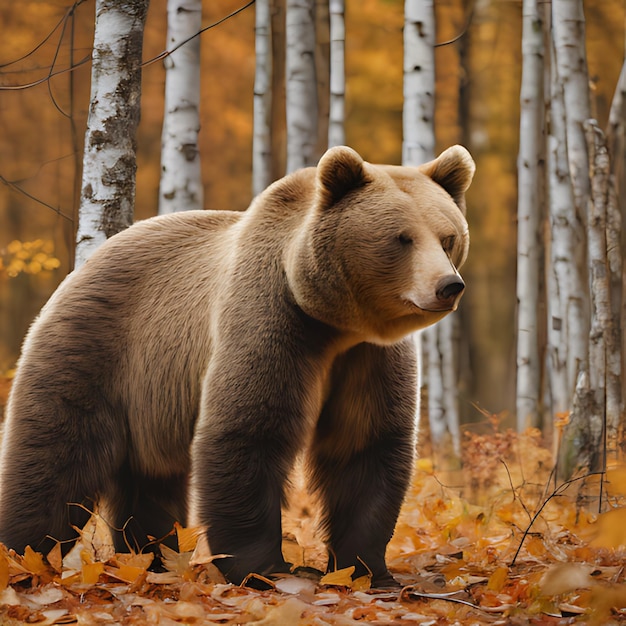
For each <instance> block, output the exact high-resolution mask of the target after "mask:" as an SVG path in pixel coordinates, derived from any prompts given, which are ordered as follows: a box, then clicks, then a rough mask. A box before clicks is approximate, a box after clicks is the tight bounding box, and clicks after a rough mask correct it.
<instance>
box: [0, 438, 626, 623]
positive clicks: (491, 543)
mask: <svg viewBox="0 0 626 626" xmlns="http://www.w3.org/2000/svg"><path fill="white" fill-rule="evenodd" d="M459 467H460V465H459ZM462 467H463V470H462V471H461V470H459V469H454V467H453V468H452V469H450V468H448V469H444V468H443V467H435V465H434V463H433V461H432V460H431V458H428V457H426V458H422V459H421V460H420V461H418V463H417V467H416V471H415V477H414V481H413V485H412V488H411V492H410V494H409V495H408V497H407V500H406V504H405V507H404V509H403V511H402V515H401V518H400V520H399V523H398V526H397V529H396V533H395V536H394V538H393V540H392V543H391V544H390V546H389V550H388V563H389V565H390V569H391V571H392V572H393V573H394V575H395V576H396V578H397V579H398V580H399V581H400V582H401V583H402V584H403V585H404V587H403V588H402V589H401V590H398V591H394V592H388V591H386V592H380V591H375V590H371V589H370V588H369V580H368V579H367V578H361V579H357V580H355V581H353V580H352V578H351V576H350V573H351V572H350V571H337V572H332V573H331V574H328V575H326V576H324V577H323V578H322V579H321V580H320V579H310V578H302V577H296V576H287V577H285V578H282V579H279V580H276V581H274V583H273V584H274V585H275V588H274V589H270V590H268V591H256V590H253V589H249V588H244V587H237V586H234V585H231V584H227V583H226V582H225V581H224V580H223V579H222V578H221V576H220V575H219V573H218V572H217V570H216V568H215V567H214V566H213V565H212V564H211V562H210V561H211V558H210V555H209V554H208V551H207V550H206V547H205V545H204V542H203V540H202V539H200V540H199V541H198V536H199V535H200V536H201V533H199V532H198V530H197V529H178V533H179V543H180V550H181V551H180V553H177V552H173V551H171V550H167V548H163V550H164V561H165V567H166V571H164V572H158V573H155V572H152V571H150V570H149V569H148V568H149V565H150V561H151V556H150V555H141V554H140V555H119V554H118V555H115V554H113V553H112V548H111V547H110V545H109V543H108V539H107V532H106V527H105V525H104V523H103V520H101V519H100V518H98V517H97V516H95V517H94V518H93V519H92V524H91V525H90V527H88V528H87V529H86V530H85V531H84V533H83V538H82V541H81V543H80V544H78V545H77V546H76V547H75V548H74V549H73V550H72V551H71V552H70V553H69V554H68V555H67V556H66V557H65V558H61V553H60V550H59V549H55V550H53V552H52V553H50V554H49V555H46V557H45V558H44V557H43V556H42V555H40V554H37V553H36V552H33V551H31V550H30V549H27V550H26V553H25V554H24V555H16V554H14V553H13V552H10V551H7V550H6V549H5V548H4V547H3V546H2V545H1V544H0V623H1V624H8V625H12V624H23V623H29V624H33V623H34V624H40V625H43V624H74V623H76V624H84V625H91V624H123V625H135V624H159V625H166V626H168V625H171V626H174V625H176V624H198V625H200V624H229V625H230V624H257V625H261V624H265V625H270V624H275V625H286V626H290V625H300V624H302V625H322V624H333V625H335V624H336V625H338V626H344V625H349V624H365V623H368V624H394V625H397V626H401V625H405V624H407V625H408V624H432V625H446V624H462V625H470V624H513V625H515V624H520V625H521V624H555V625H556V624H558V625H565V624H590V625H596V624H597V625H605V624H613V623H615V624H617V623H620V622H624V623H626V580H625V571H624V565H625V563H626V560H625V557H626V508H624V505H625V504H626V502H625V500H626V498H625V496H626V469H624V468H623V467H619V466H616V467H614V468H611V469H609V471H608V472H607V473H606V474H603V475H597V476H591V477H586V478H580V479H576V480H573V481H571V482H569V483H567V484H563V483H559V482H558V481H556V480H555V478H554V474H553V472H551V469H552V458H551V454H550V452H549V451H548V450H546V449H545V448H544V447H542V445H541V442H540V437H539V434H538V433H537V432H528V433H526V434H524V435H522V436H518V435H516V434H514V433H512V432H510V431H504V432H500V431H498V430H497V429H495V428H494V429H493V430H492V432H489V433H488V434H484V435H476V434H474V435H467V436H466V440H465V443H464V452H463V459H462ZM600 496H601V497H600ZM594 508H595V512H594ZM600 510H601V511H602V512H601V513H600V512H598V511H600ZM284 530H285V541H284V550H285V554H286V556H287V558H288V559H289V560H290V561H292V562H294V563H295V564H297V565H306V566H310V567H314V568H322V567H324V550H323V546H322V545H321V544H320V542H319V540H318V538H317V534H316V521H315V503H314V502H312V501H311V500H310V498H309V497H308V496H307V494H306V493H305V492H304V491H303V490H301V489H299V488H298V487H297V486H296V488H294V495H293V498H292V506H291V508H290V510H289V511H287V512H286V514H285V520H284Z"/></svg>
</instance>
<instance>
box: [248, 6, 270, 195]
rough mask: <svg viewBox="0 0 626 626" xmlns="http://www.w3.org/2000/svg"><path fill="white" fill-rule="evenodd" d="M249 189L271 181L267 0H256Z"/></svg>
mask: <svg viewBox="0 0 626 626" xmlns="http://www.w3.org/2000/svg"><path fill="white" fill-rule="evenodd" d="M255 8H256V23H255V28H254V40H255V53H256V66H255V74H254V129H253V135H252V193H253V194H254V195H255V196H256V195H257V194H259V193H261V192H262V191H263V190H264V189H265V188H266V187H267V186H268V185H269V184H270V183H271V182H272V23H271V16H270V0H256V2H255Z"/></svg>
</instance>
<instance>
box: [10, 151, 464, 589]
mask: <svg viewBox="0 0 626 626" xmlns="http://www.w3.org/2000/svg"><path fill="white" fill-rule="evenodd" d="M473 172H474V163H473V161H472V158H471V157H470V155H469V153H468V152H467V151H466V150H465V149H464V148H462V147H460V146H454V147H452V148H449V149H448V150H446V151H445V152H443V153H442V154H441V155H440V156H439V157H438V158H437V159H435V160H434V161H431V162H430V163H427V164H425V165H423V166H421V167H417V168H414V167H399V166H382V165H371V164H369V163H366V162H364V161H363V159H362V158H361V157H360V156H359V155H358V154H357V153H356V152H355V151H354V150H352V149H350V148H347V147H337V148H332V149H331V150H329V151H328V152H327V153H326V154H325V155H324V156H323V157H322V159H321V160H320V162H319V164H318V166H317V167H316V168H307V169H303V170H300V171H297V172H295V173H294V174H291V175H289V176H287V177H285V178H283V179H281V180H279V181H277V182H276V183H274V184H273V185H271V186H270V187H269V188H268V189H267V190H266V191H264V192H263V193H261V194H260V195H259V196H258V197H256V198H255V199H254V201H253V202H252V204H251V206H250V208H249V209H248V210H247V211H245V212H243V213H239V212H230V211H223V212H222V211H189V212H182V213H176V214H171V215H167V216H162V217H155V218H151V219H148V220H145V221H142V222H138V223H136V224H135V225H133V226H131V227H130V228H128V229H127V230H125V231H124V232H121V233H119V234H117V235H115V236H114V237H112V238H111V239H109V240H108V241H107V242H106V243H105V244H104V245H102V247H101V248H100V249H99V250H98V251H97V252H96V253H95V254H94V255H93V256H92V257H91V259H90V260H89V261H88V262H87V263H86V264H85V265H84V266H83V267H81V268H80V269H79V270H77V271H75V272H73V273H72V274H70V275H69V276H68V277H67V278H66V280H65V281H64V282H63V283H62V285H61V286H60V287H59V288H58V290H57V291H56V292H55V294H54V295H53V296H52V297H51V298H50V300H49V302H48V303H47V304H46V306H45V307H44V308H43V310H42V312H41V314H40V315H39V317H38V319H37V320H36V321H35V322H34V324H33V325H32V328H31V329H30V331H29V333H28V335H27V338H26V340H25V342H24V347H23V352H22V356H21V358H20V361H19V364H18V368H17V374H16V376H15V380H14V383H13V388H12V392H11V395H10V398H9V402H8V407H7V417H6V425H5V433H4V440H3V443H2V451H1V460H0V472H1V475H0V541H2V542H3V543H5V544H6V545H7V546H8V547H10V548H14V549H15V550H17V551H20V552H21V551H23V550H24V548H25V546H26V545H30V546H31V547H33V548H35V549H38V550H42V551H45V550H47V549H48V548H49V547H51V546H52V545H53V543H52V542H53V541H54V540H58V541H62V542H64V544H63V545H64V547H66V548H67V546H68V545H71V543H72V541H73V540H75V539H76V537H77V533H76V530H75V528H76V527H79V526H80V525H81V524H83V523H84V522H85V516H86V513H85V512H84V509H83V508H81V506H80V505H85V506H86V507H87V508H92V507H93V503H94V502H95V501H97V502H99V503H100V505H101V507H102V508H101V510H103V511H104V512H105V513H106V515H105V518H106V519H107V520H108V521H109V523H110V524H111V527H112V528H113V529H114V530H113V535H114V538H113V539H114V544H115V548H116V549H117V550H118V551H126V550H128V549H129V548H132V549H142V548H144V547H145V545H146V544H148V543H149V542H150V541H151V538H160V537H163V536H165V535H167V534H168V532H169V531H170V530H171V528H172V524H173V522H174V521H179V522H180V523H181V524H183V525H185V524H188V523H192V522H193V523H199V524H202V525H205V526H206V528H207V538H208V542H209V545H210V548H211V550H212V552H213V554H216V555H218V554H219V555H227V556H225V557H224V558H221V559H219V560H217V565H218V566H219V567H220V569H221V570H222V572H223V573H224V575H225V576H226V577H227V579H229V580H230V581H232V582H235V583H240V582H241V581H242V579H243V578H244V577H245V576H246V575H247V574H248V573H250V572H255V573H259V574H263V575H268V574H272V573H275V572H282V571H286V570H288V569H289V565H288V564H287V563H286V562H285V560H284V558H283V555H282V552H281V535H282V533H281V504H282V503H283V500H284V494H285V487H286V482H287V477H288V474H289V472H290V470H291V469H292V466H293V464H294V461H295V459H296V457H297V456H298V455H299V453H300V452H302V451H304V452H306V455H307V456H306V458H307V467H308V476H309V477H310V484H311V487H312V488H313V489H315V490H316V491H317V492H318V494H319V496H320V501H321V503H322V506H323V511H324V514H323V523H324V527H323V531H324V533H325V539H326V541H327V545H328V551H329V555H330V558H329V561H330V562H329V567H330V568H331V569H332V568H335V567H337V568H344V567H348V566H352V565H354V566H356V568H357V569H356V572H355V575H360V574H364V573H366V572H367V571H368V570H369V572H371V573H372V575H373V585H374V586H386V585H390V584H393V582H394V581H393V578H392V577H391V575H390V573H389V572H388V570H387V566H386V564H385V549H386V546H387V543H388V542H389V540H390V538H391V536H392V533H393V530H394V527H395V523H396V520H397V516H398V512H399V509H400V506H401V504H402V501H403V498H404V496H405V492H406V489H407V486H408V484H409V481H410V478H411V472H412V466H413V458H414V453H415V436H414V435H415V432H414V431H415V411H416V390H417V371H416V370H417V367H416V355H415V351H414V342H413V340H412V338H411V337H408V335H409V334H410V333H412V332H414V331H416V330H418V329H420V328H423V327H425V326H427V325H429V324H432V323H434V322H436V321H437V320H439V319H441V318H442V317H444V316H445V315H447V314H448V313H449V312H450V311H453V310H454V309H455V308H456V306H457V304H458V301H459V298H460V297H461V295H462V292H463V290H464V283H463V281H462V279H461V277H460V276H459V273H458V271H457V270H458V268H459V267H460V266H461V264H462V263H463V262H464V260H465V258H466V255H467V252H468V243H469V238H468V228H467V222H466V220H465V217H464V212H465V203H464V193H465V191H466V189H467V187H468V186H469V184H470V182H471V179H472V176H473ZM190 512H191V515H192V516H193V519H191V520H190V519H189V517H190Z"/></svg>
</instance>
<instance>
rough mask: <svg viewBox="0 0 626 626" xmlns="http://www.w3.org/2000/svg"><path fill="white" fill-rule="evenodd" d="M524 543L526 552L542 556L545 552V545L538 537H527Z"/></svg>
mask: <svg viewBox="0 0 626 626" xmlns="http://www.w3.org/2000/svg"><path fill="white" fill-rule="evenodd" d="M524 545H525V547H526V551H527V552H528V554H532V556H543V555H544V554H545V553H546V547H545V546H544V544H543V541H542V540H541V538H539V537H529V538H528V539H527V540H526V543H525V544H524Z"/></svg>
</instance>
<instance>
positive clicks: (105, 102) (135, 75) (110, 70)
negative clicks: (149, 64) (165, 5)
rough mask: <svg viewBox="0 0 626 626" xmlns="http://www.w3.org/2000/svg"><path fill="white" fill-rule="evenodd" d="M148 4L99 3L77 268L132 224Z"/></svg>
mask: <svg viewBox="0 0 626 626" xmlns="http://www.w3.org/2000/svg"><path fill="white" fill-rule="evenodd" d="M147 10H148V0H132V1H128V2H120V1H119V0H96V26H95V33H94V48H93V54H92V69H91V100H90V102H91V104H90V107H89V116H88V120H87V132H86V136H85V151H84V160H83V179H82V187H81V204H80V208H79V217H78V231H77V233H76V260H75V266H76V267H79V266H80V265H82V264H83V263H84V262H85V261H86V260H87V259H88V258H89V256H90V255H91V254H92V253H93V252H94V251H95V250H96V248H97V247H98V246H100V245H101V244H102V243H103V242H104V241H105V240H106V238H107V237H110V236H111V235H114V234H115V233H117V232H118V231H120V230H123V229H124V228H126V227H127V226H129V225H130V224H131V223H132V220H133V209H134V202H135V171H136V167H137V166H136V160H135V132H136V129H137V124H138V122H139V110H140V100H141V52H142V43H143V28H144V23H145V19H146V13H147Z"/></svg>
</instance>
